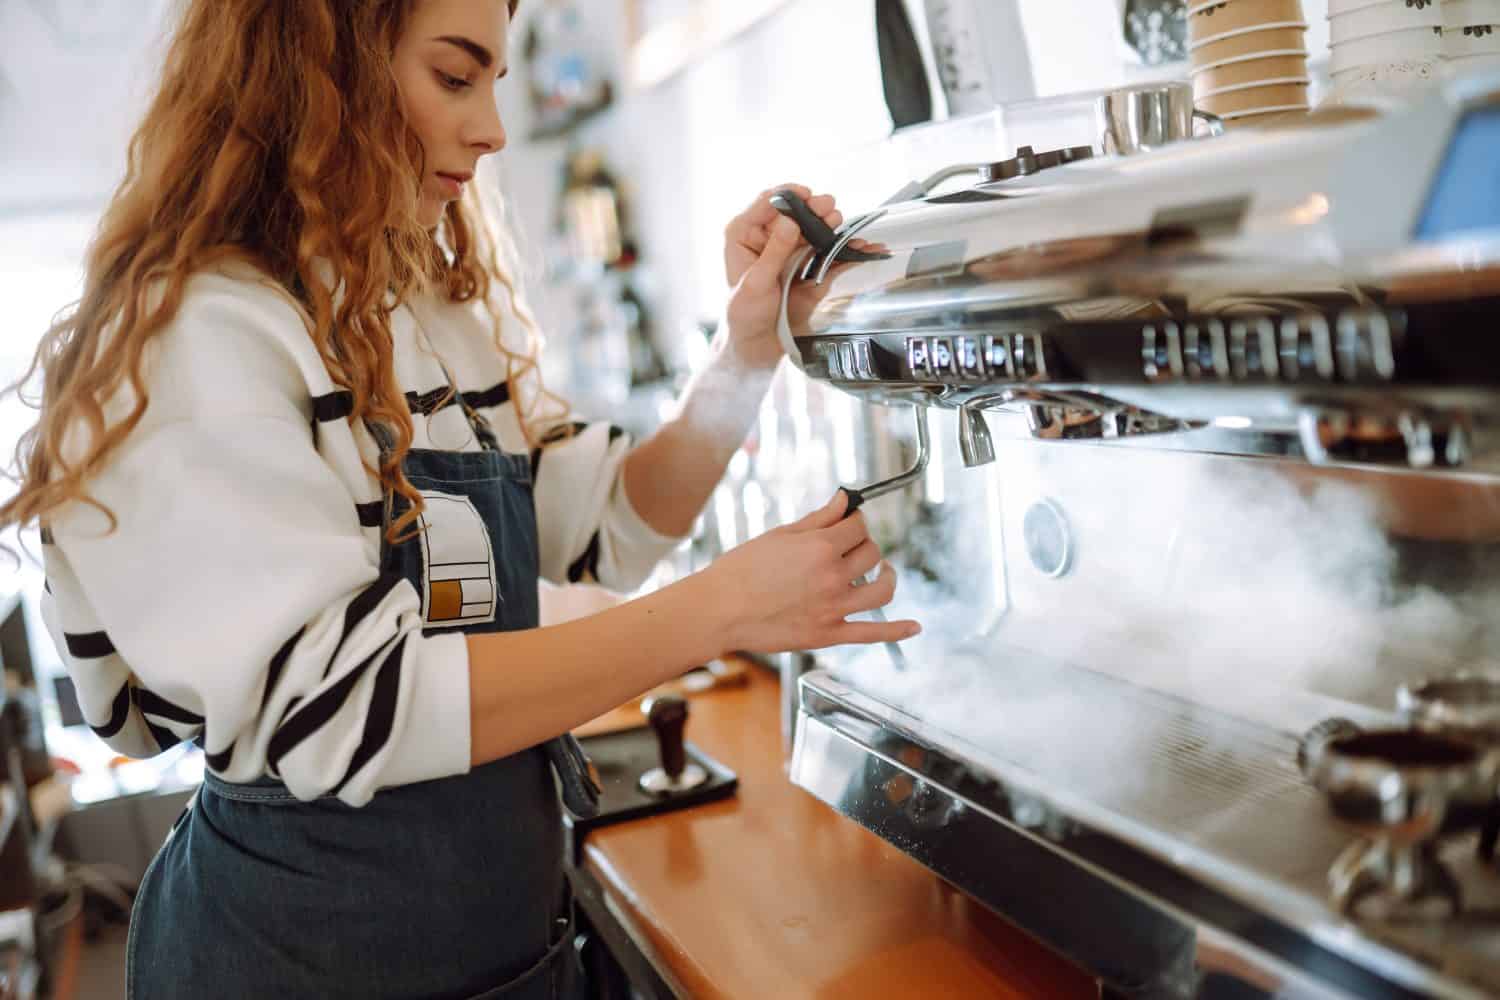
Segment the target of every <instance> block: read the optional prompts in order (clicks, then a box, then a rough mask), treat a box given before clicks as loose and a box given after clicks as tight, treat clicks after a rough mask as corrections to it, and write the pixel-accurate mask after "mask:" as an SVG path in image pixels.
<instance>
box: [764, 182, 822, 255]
mask: <svg viewBox="0 0 1500 1000" xmlns="http://www.w3.org/2000/svg"><path fill="white" fill-rule="evenodd" d="M771 207H772V208H774V209H776V211H778V212H780V213H781V214H782V215H784V216H786V217H787V218H788V219H791V220H792V221H793V222H795V223H796V224H797V228H798V229H800V230H802V236H803V238H805V239H806V240H807V242H809V243H811V244H812V247H813V249H814V250H816V251H818V253H827V252H828V251H830V250H832V249H833V245H834V244H835V243H837V242H838V239H839V238H838V235H837V234H836V233H835V232H834V231H833V230H832V229H829V228H828V223H826V222H824V221H823V220H822V219H820V218H818V215H817V213H816V212H814V211H813V210H812V209H810V208H808V207H807V202H805V201H803V200H802V199H801V197H799V196H798V194H797V192H795V191H793V190H791V189H790V188H787V189H783V190H781V191H777V192H776V193H775V194H773V195H771Z"/></svg>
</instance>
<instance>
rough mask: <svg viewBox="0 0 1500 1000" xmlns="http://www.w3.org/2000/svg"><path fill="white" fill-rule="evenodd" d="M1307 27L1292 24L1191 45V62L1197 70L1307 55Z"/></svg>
mask: <svg viewBox="0 0 1500 1000" xmlns="http://www.w3.org/2000/svg"><path fill="white" fill-rule="evenodd" d="M1306 36H1307V25H1306V24H1292V25H1287V26H1284V27H1279V28H1252V29H1251V30H1249V31H1237V32H1235V33H1234V34H1232V35H1226V36H1224V37H1223V38H1216V39H1214V40H1213V41H1211V42H1202V43H1199V44H1196V45H1194V44H1189V45H1188V59H1189V60H1190V61H1191V62H1192V64H1193V66H1194V67H1199V66H1213V65H1217V64H1218V63H1221V62H1226V61H1228V60H1230V59H1240V58H1249V57H1252V56H1260V55H1264V54H1267V53H1271V52H1278V53H1284V52H1287V51H1290V50H1297V51H1299V52H1306V51H1307V37H1306Z"/></svg>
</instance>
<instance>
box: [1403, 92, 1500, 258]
mask: <svg viewBox="0 0 1500 1000" xmlns="http://www.w3.org/2000/svg"><path fill="white" fill-rule="evenodd" d="M1486 229H1495V230H1500V108H1482V109H1480V110H1478V111H1471V112H1469V114H1467V115H1465V116H1464V117H1463V118H1462V119H1461V120H1460V121H1459V123H1458V132H1457V134H1456V135H1454V137H1453V143H1452V144H1451V145H1450V146H1449V147H1448V158H1447V159H1446V160H1444V161H1443V166H1442V168H1441V169H1440V170H1439V171H1438V175H1437V182H1436V183H1435V184H1434V185H1433V186H1432V193H1431V194H1430V195H1428V198H1427V209H1426V211H1424V212H1423V213H1422V220H1421V221H1420V222H1419V223H1418V224H1417V239H1419V240H1440V239H1443V238H1445V237H1449V236H1454V235H1458V234H1461V233H1472V232H1479V231H1481V230H1486Z"/></svg>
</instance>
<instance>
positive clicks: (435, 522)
mask: <svg viewBox="0 0 1500 1000" xmlns="http://www.w3.org/2000/svg"><path fill="white" fill-rule="evenodd" d="M422 499H423V500H425V501H426V502H427V509H426V510H424V511H423V512H422V515H421V517H419V518H418V528H419V532H420V537H421V539H422V591H423V592H422V615H423V618H424V619H425V620H426V622H427V624H428V625H429V626H431V627H433V628H448V627H456V626H461V625H476V624H480V623H483V622H491V621H494V620H495V601H496V598H497V597H498V596H499V595H498V587H497V586H496V581H495V553H494V552H493V551H492V550H491V548H490V533H489V531H487V530H486V529H485V526H484V518H482V517H480V516H479V511H477V510H476V509H475V508H474V504H473V503H472V502H471V501H470V500H469V498H468V497H463V496H454V495H453V494H451V493H439V492H437V491H432V492H428V491H426V490H424V491H422Z"/></svg>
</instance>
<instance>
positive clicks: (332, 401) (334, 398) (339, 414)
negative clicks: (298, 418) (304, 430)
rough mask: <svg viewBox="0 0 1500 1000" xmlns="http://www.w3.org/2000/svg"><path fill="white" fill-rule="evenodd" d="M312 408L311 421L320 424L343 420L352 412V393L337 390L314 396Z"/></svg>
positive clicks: (345, 390) (346, 390)
mask: <svg viewBox="0 0 1500 1000" xmlns="http://www.w3.org/2000/svg"><path fill="white" fill-rule="evenodd" d="M312 407H313V419H314V420H316V421H317V422H318V423H320V424H327V423H332V422H333V421H335V420H344V419H346V418H347V417H348V416H349V414H351V413H353V412H354V393H352V392H350V391H349V390H348V389H338V390H336V391H334V392H330V393H326V394H324V395H322V396H314V397H313V401H312Z"/></svg>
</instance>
